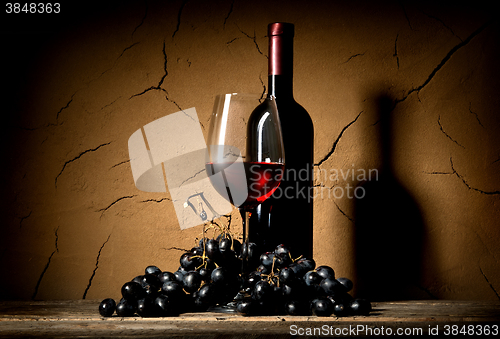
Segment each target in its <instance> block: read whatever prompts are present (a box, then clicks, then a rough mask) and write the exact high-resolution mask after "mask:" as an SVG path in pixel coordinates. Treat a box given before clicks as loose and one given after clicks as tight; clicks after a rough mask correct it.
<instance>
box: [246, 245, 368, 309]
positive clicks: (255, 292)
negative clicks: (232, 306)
mask: <svg viewBox="0 0 500 339" xmlns="http://www.w3.org/2000/svg"><path fill="white" fill-rule="evenodd" d="M259 259H260V265H259V266H258V268H257V270H255V271H254V272H252V273H250V274H249V276H248V278H247V279H246V281H244V285H243V288H244V291H245V292H246V295H247V297H246V298H244V299H243V300H241V301H239V302H238V305H237V311H238V312H239V313H240V314H242V315H271V314H289V315H311V314H313V315H316V316H331V315H332V314H334V315H336V316H347V315H368V314H369V313H370V311H371V304H370V302H369V301H368V300H366V299H354V298H353V297H352V296H351V295H350V294H349V293H348V292H349V291H350V290H351V289H352V288H353V283H352V281H351V280H349V279H348V278H338V279H335V272H334V270H333V269H332V268H331V267H329V266H318V267H316V263H315V261H314V260H313V259H308V258H298V259H296V260H294V259H293V258H292V256H291V254H290V251H289V249H288V248H287V247H286V246H285V245H278V246H277V247H276V249H275V250H274V251H273V252H265V253H263V254H262V255H261V256H260V258H259Z"/></svg>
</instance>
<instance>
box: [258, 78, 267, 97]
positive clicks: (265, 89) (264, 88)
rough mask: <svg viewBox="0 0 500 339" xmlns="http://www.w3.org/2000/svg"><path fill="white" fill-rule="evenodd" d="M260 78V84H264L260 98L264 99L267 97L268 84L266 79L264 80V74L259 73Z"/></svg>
mask: <svg viewBox="0 0 500 339" xmlns="http://www.w3.org/2000/svg"><path fill="white" fill-rule="evenodd" d="M259 80H260V84H261V85H262V95H261V96H260V99H264V98H265V97H266V91H267V88H266V84H265V83H264V80H262V74H259Z"/></svg>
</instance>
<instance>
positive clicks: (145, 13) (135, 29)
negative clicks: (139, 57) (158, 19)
mask: <svg viewBox="0 0 500 339" xmlns="http://www.w3.org/2000/svg"><path fill="white" fill-rule="evenodd" d="M144 4H145V7H146V8H145V10H144V16H143V17H142V20H141V22H140V23H139V25H137V26H136V27H135V28H134V31H133V32H132V37H133V36H134V34H135V32H136V31H137V30H138V29H139V28H140V27H141V26H142V25H143V24H144V21H145V20H146V17H147V15H148V2H147V1H144Z"/></svg>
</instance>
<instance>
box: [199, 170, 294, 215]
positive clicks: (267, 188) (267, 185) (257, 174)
mask: <svg viewBox="0 0 500 339" xmlns="http://www.w3.org/2000/svg"><path fill="white" fill-rule="evenodd" d="M232 164H233V163H230V162H222V163H213V162H211V163H207V164H206V165H205V168H206V170H207V173H208V175H209V178H215V175H216V174H218V173H220V174H221V175H222V177H223V181H220V180H217V181H216V180H212V185H213V186H214V188H215V189H216V190H217V192H219V194H221V195H222V196H224V197H228V199H229V202H230V203H232V204H233V205H235V206H236V207H238V208H243V209H251V208H254V207H255V206H257V205H259V204H260V203H262V202H263V201H265V200H266V199H267V198H269V197H270V196H271V195H272V194H273V193H274V191H275V190H276V188H278V186H279V184H280V182H281V178H282V177H283V170H284V165H283V164H281V163H276V162H243V167H244V172H242V171H240V170H238V167H235V166H231V165H232ZM231 190H233V192H234V190H237V191H238V192H243V191H245V190H246V191H247V192H248V196H247V198H246V200H245V201H244V202H243V203H242V204H240V205H238V204H236V203H235V202H234V201H233V199H232V194H231Z"/></svg>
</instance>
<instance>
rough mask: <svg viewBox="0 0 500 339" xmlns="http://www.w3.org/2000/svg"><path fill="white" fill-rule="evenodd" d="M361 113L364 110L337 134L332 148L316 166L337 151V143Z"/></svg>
mask: <svg viewBox="0 0 500 339" xmlns="http://www.w3.org/2000/svg"><path fill="white" fill-rule="evenodd" d="M361 113H363V111H361V112H359V113H358V115H357V116H356V118H355V119H354V120H353V121H351V122H350V123H348V124H347V125H346V126H345V127H344V128H342V130H341V131H340V134H339V135H338V136H337V139H335V141H334V142H333V145H332V148H331V149H330V151H329V152H328V153H327V154H326V155H325V156H324V157H323V159H321V160H320V161H319V162H318V163H317V164H314V166H318V167H319V166H321V165H322V164H323V163H324V162H325V161H327V160H328V158H330V156H331V155H332V154H333V153H334V152H335V149H336V148H337V144H338V143H339V141H340V138H341V137H342V135H343V134H344V132H345V131H346V130H347V129H348V128H349V127H350V126H351V125H352V124H354V123H355V122H356V121H357V120H358V118H359V116H360V115H361Z"/></svg>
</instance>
